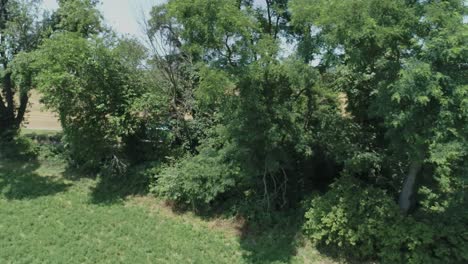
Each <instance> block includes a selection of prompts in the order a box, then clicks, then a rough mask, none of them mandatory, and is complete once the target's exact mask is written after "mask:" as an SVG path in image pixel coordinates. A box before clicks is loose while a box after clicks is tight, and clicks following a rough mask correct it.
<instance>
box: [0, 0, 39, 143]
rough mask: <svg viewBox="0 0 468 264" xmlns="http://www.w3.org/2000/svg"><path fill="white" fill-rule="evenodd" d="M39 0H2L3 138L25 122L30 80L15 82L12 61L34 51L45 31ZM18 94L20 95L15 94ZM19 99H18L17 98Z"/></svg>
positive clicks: (0, 105)
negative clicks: (40, 18) (21, 53)
mask: <svg viewBox="0 0 468 264" xmlns="http://www.w3.org/2000/svg"><path fill="white" fill-rule="evenodd" d="M37 4H38V1H36V0H1V1H0V79H1V82H0V137H1V138H3V139H5V138H6V139H11V138H12V136H13V135H14V134H15V133H16V131H17V130H18V129H19V127H20V125H21V123H22V122H23V119H24V116H25V113H26V108H27V105H28V101H29V95H28V93H29V90H30V89H31V88H32V87H31V86H30V83H29V82H27V81H26V82H22V83H15V81H14V79H13V78H12V64H13V60H14V58H15V56H16V55H17V54H18V53H20V52H28V51H31V50H33V49H34V48H35V47H37V45H38V44H39V41H40V39H41V34H42V32H43V31H44V27H43V24H42V23H41V22H40V21H39V19H38V14H39V9H38V5H37ZM16 96H17V97H16ZM16 98H17V99H16Z"/></svg>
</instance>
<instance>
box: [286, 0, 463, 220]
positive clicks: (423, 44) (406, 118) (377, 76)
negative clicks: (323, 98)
mask: <svg viewBox="0 0 468 264" xmlns="http://www.w3.org/2000/svg"><path fill="white" fill-rule="evenodd" d="M291 9H292V12H293V14H294V16H293V20H294V23H295V24H296V25H297V26H301V25H308V26H309V27H315V32H318V33H317V34H316V35H315V37H317V36H318V37H319V38H321V40H322V43H323V47H325V48H326V49H325V50H332V51H333V52H332V54H331V55H332V56H333V57H335V59H334V63H333V64H332V65H328V66H327V68H328V69H327V70H328V72H329V74H330V75H332V76H334V78H333V85H334V86H335V87H336V88H337V89H339V90H341V91H342V92H344V93H345V94H346V98H347V102H348V109H347V110H348V112H349V113H350V115H351V116H352V118H353V120H354V121H355V122H357V123H358V124H360V125H361V126H362V127H363V128H365V129H366V130H368V131H369V132H371V133H372V134H373V135H374V140H372V141H371V142H370V144H369V145H368V148H369V149H373V150H374V151H375V152H377V153H381V154H382V156H383V158H382V159H381V160H382V161H384V160H386V161H387V162H384V163H380V164H379V167H380V168H381V173H382V174H384V175H383V176H385V177H386V178H387V179H388V180H389V181H393V180H394V179H395V180H396V181H397V182H399V183H400V187H399V188H398V189H399V192H400V194H399V205H400V208H401V210H402V211H403V212H404V213H408V212H409V211H410V210H411V209H412V208H414V206H415V204H416V196H417V193H418V186H421V180H423V178H422V172H424V174H429V175H433V176H434V177H432V178H431V177H429V181H430V179H433V180H434V179H437V180H438V181H442V182H444V183H445V184H442V185H445V186H446V191H447V190H448V189H451V188H448V187H447V186H448V185H450V184H449V182H452V183H453V181H455V182H459V180H456V179H460V178H461V177H462V175H463V173H464V172H463V171H462V170H460V169H461V168H462V167H463V165H462V164H461V163H459V162H460V160H462V159H463V158H462V157H465V156H466V151H464V150H463V149H464V148H466V147H465V146H466V145H465V144H466V137H467V134H466V126H464V125H462V124H463V122H465V123H466V121H463V120H466V115H465V114H464V113H465V111H464V106H463V103H461V102H463V101H464V100H466V99H461V98H466V80H467V78H466V72H467V68H466V58H467V48H466V44H464V42H466V32H467V25H466V23H464V22H463V15H464V14H465V9H466V7H464V4H463V1H457V0H455V1H404V0H398V1H393V0H392V1H381V0H379V1H377V0H366V1H360V0H356V1H354V0H350V1H332V2H330V1H324V0H314V1H304V0H294V1H293V2H292V5H291ZM304 32H305V34H312V33H310V32H311V31H310V30H309V31H307V30H304ZM316 55H317V56H318V57H320V58H322V61H321V63H324V64H326V62H327V61H326V59H327V57H326V56H325V55H326V54H323V53H322V54H321V53H320V52H317V54H316ZM460 96H461V98H460ZM460 100H461V101H460ZM449 120H450V121H449ZM442 123H443V124H444V125H439V124H442ZM447 131H451V132H449V133H448V132H447ZM446 137H447V138H446ZM442 138H444V139H443V140H442ZM449 138H450V139H449ZM440 141H442V142H443V141H445V143H442V142H440ZM436 142H438V143H436ZM435 146H438V147H437V149H438V154H437V155H436V153H435V152H433V151H434V147H435ZM442 153H443V154H442ZM434 155H435V156H437V157H439V158H440V159H439V158H434ZM441 155H442V156H443V157H444V158H441ZM452 159H453V160H452ZM442 160H443V161H444V162H442ZM448 160H451V162H449V161H448ZM456 160H457V162H455V161H456ZM441 168H445V169H441ZM401 171H406V172H405V173H401ZM443 171H445V173H443ZM448 171H450V173H448ZM455 171H457V172H456V173H455ZM440 173H443V174H444V176H442V175H441V174H440ZM465 173H466V172H465ZM398 174H399V175H400V176H399V177H396V178H395V177H394V176H393V175H398ZM368 180H371V181H372V180H374V181H375V179H368ZM426 181H428V179H426ZM457 185H458V188H454V185H451V186H452V189H451V191H450V192H452V191H454V190H455V189H457V190H460V188H459V186H460V185H459V184H457ZM431 189H432V190H433V191H435V190H436V189H439V188H436V187H434V184H433V185H432V188H431Z"/></svg>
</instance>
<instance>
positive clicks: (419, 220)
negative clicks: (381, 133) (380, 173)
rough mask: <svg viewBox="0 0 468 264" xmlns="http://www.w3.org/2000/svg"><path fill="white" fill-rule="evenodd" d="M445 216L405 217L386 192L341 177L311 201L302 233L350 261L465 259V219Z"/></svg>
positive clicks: (425, 261) (391, 261)
mask: <svg viewBox="0 0 468 264" xmlns="http://www.w3.org/2000/svg"><path fill="white" fill-rule="evenodd" d="M449 215H450V214H442V215H441V216H438V215H432V216H429V215H418V216H417V217H416V216H414V217H413V216H410V217H405V216H403V215H401V214H400V212H399V209H398V207H397V205H396V203H395V201H394V200H393V198H392V197H391V196H390V195H388V194H387V193H386V192H385V191H383V190H381V189H378V188H375V187H366V188H364V187H362V185H361V184H360V182H358V181H357V180H355V179H352V178H350V177H344V178H341V179H339V180H338V181H337V182H335V183H334V184H333V185H332V188H331V190H330V191H329V192H327V193H326V194H325V195H323V196H320V197H318V198H315V199H313V200H312V205H311V207H310V209H309V210H308V211H307V213H306V214H305V217H306V223H305V225H304V229H305V233H306V235H307V236H308V237H309V239H311V240H312V242H314V243H316V244H318V245H319V246H324V247H326V248H327V249H331V248H335V250H336V251H338V252H339V254H340V255H341V256H345V257H351V258H354V259H356V258H357V259H361V260H362V259H367V260H368V259H379V260H380V261H381V262H382V263H463V262H466V261H467V260H468V254H467V253H468V252H467V250H466V249H467V248H468V247H467V241H468V236H467V232H466V230H465V229H466V223H467V220H468V216H467V214H466V213H465V215H464V216H461V215H460V213H458V214H453V217H450V216H449ZM456 215H457V216H456Z"/></svg>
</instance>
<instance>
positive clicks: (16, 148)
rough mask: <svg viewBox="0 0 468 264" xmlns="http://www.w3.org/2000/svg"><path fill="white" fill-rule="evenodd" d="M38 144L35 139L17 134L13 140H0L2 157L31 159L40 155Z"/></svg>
mask: <svg viewBox="0 0 468 264" xmlns="http://www.w3.org/2000/svg"><path fill="white" fill-rule="evenodd" d="M38 150H39V149H38V146H37V145H36V144H35V143H34V141H33V140H31V139H29V138H27V137H25V136H21V135H17V136H15V137H14V138H13V140H11V141H6V142H3V141H0V159H5V160H31V159H35V158H36V157H37V155H38V152H39V151H38Z"/></svg>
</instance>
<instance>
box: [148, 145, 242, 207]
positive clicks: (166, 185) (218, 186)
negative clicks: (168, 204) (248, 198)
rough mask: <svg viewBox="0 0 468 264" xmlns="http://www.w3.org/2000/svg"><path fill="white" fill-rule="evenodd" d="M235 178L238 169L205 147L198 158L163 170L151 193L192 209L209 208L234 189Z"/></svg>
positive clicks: (218, 152) (214, 151)
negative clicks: (219, 197)
mask: <svg viewBox="0 0 468 264" xmlns="http://www.w3.org/2000/svg"><path fill="white" fill-rule="evenodd" d="M238 175H239V169H238V168H237V167H236V166H235V165H233V164H231V163H229V162H227V161H226V160H225V159H224V155H223V154H221V153H220V151H217V150H215V149H213V148H211V147H205V148H202V149H201V150H200V153H199V154H198V155H195V156H188V157H186V158H183V159H182V160H180V161H178V162H176V163H175V164H174V165H172V166H167V167H165V168H163V169H162V170H161V172H160V173H159V174H158V175H157V176H156V183H155V185H154V187H153V188H151V189H152V192H154V193H156V194H157V195H159V196H161V197H164V198H165V199H168V200H171V201H176V202H179V203H187V204H191V205H192V206H193V207H196V206H199V205H202V204H204V205H206V204H209V203H210V202H212V201H214V200H215V199H216V198H217V197H218V196H219V195H221V194H223V193H225V192H227V191H228V190H230V189H231V188H232V187H234V186H235V185H236V179H237V178H238Z"/></svg>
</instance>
